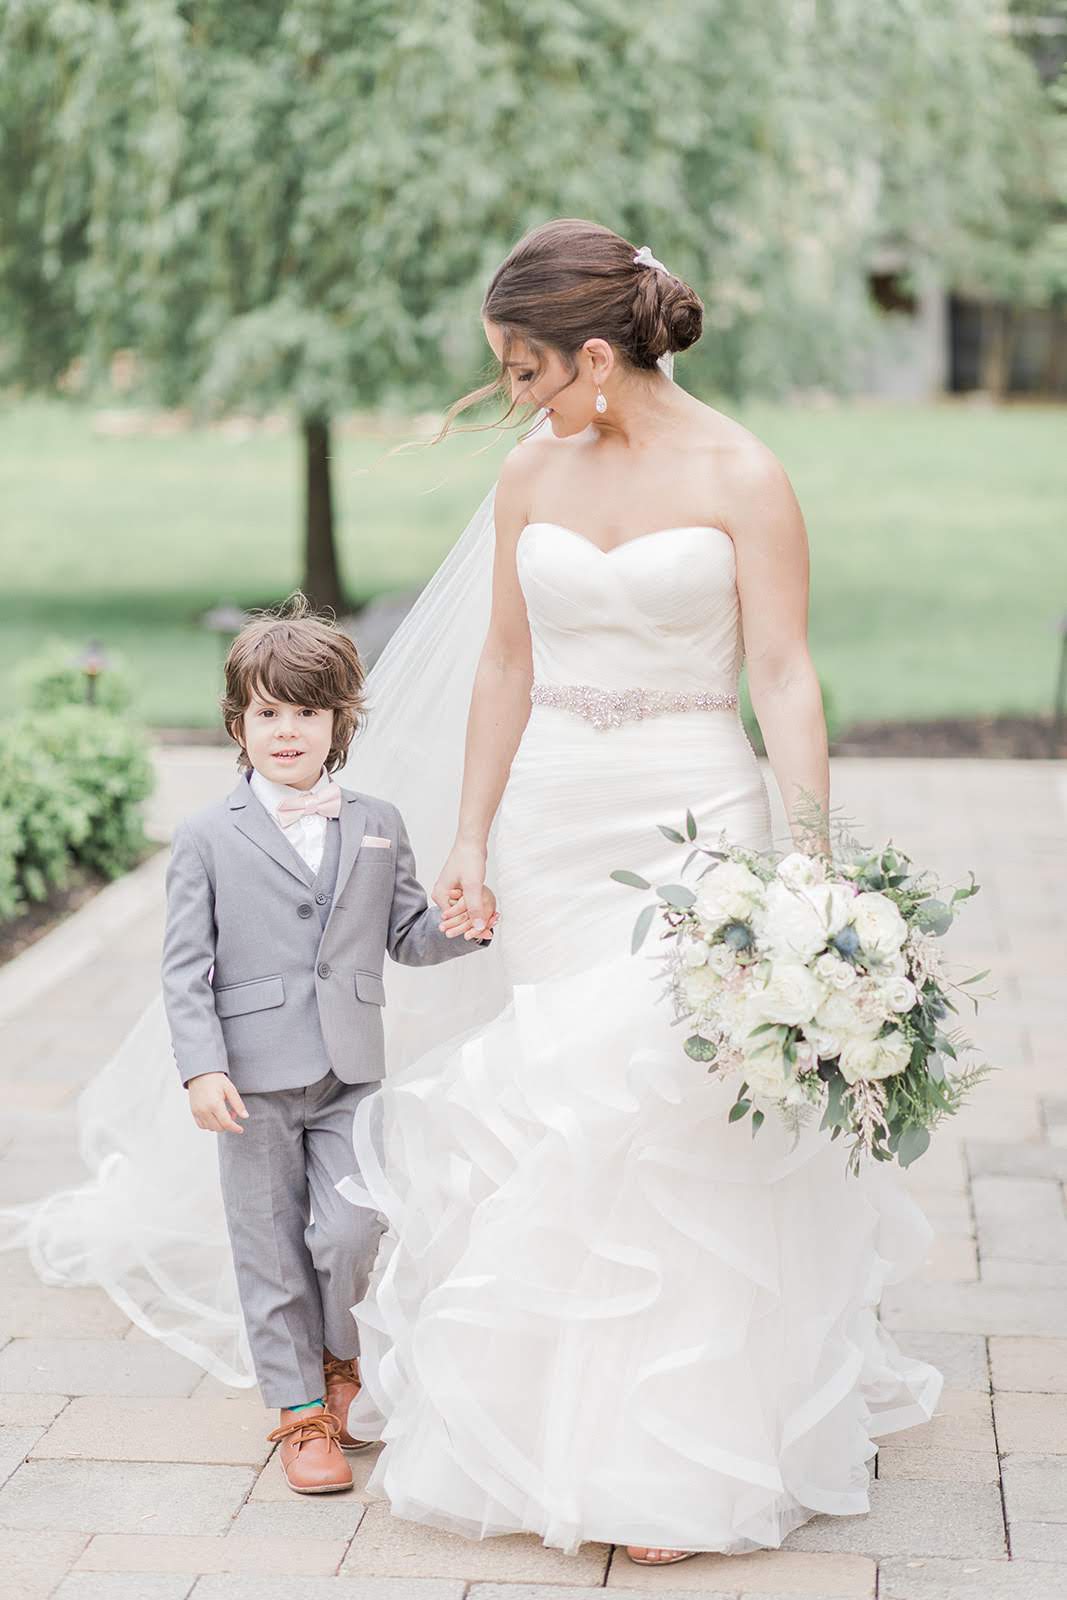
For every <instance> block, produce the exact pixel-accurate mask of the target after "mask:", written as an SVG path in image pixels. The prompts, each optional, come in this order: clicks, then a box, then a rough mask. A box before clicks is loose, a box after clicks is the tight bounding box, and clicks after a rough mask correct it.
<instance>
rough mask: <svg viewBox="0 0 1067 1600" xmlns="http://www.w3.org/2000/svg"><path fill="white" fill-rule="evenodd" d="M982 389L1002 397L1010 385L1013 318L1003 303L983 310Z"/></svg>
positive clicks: (1013, 350)
mask: <svg viewBox="0 0 1067 1600" xmlns="http://www.w3.org/2000/svg"><path fill="white" fill-rule="evenodd" d="M982 321H983V325H984V338H983V341H982V344H983V348H982V388H983V389H984V390H985V391H986V393H987V394H991V395H995V396H996V398H997V399H998V400H1002V399H1003V398H1004V396H1005V395H1006V394H1007V393H1008V390H1009V388H1010V386H1011V369H1012V358H1013V356H1014V354H1015V343H1016V335H1017V329H1016V319H1015V317H1014V316H1013V315H1012V311H1011V308H1010V307H1009V306H1006V305H988V306H986V308H985V311H984V313H983V318H982Z"/></svg>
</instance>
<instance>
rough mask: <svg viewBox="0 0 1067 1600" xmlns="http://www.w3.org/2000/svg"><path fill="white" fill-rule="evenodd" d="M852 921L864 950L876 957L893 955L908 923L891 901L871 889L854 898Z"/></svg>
mask: <svg viewBox="0 0 1067 1600" xmlns="http://www.w3.org/2000/svg"><path fill="white" fill-rule="evenodd" d="M852 921H853V923H854V924H855V928H856V933H857V935H858V936H859V941H860V944H861V945H862V946H863V949H864V952H865V953H866V954H867V955H868V956H871V957H873V958H874V959H875V960H889V959H890V958H891V957H893V956H895V955H896V954H897V953H898V952H899V950H900V947H901V945H902V944H903V943H904V940H905V939H906V938H907V933H908V925H907V923H906V922H905V921H904V918H903V917H902V916H901V914H900V912H899V911H898V910H897V908H896V906H895V905H894V904H893V902H892V900H887V899H886V897H885V895H884V894H878V893H877V891H874V890H870V891H868V892H867V893H866V894H858V895H857V896H856V897H855V899H854V900H853V902H852Z"/></svg>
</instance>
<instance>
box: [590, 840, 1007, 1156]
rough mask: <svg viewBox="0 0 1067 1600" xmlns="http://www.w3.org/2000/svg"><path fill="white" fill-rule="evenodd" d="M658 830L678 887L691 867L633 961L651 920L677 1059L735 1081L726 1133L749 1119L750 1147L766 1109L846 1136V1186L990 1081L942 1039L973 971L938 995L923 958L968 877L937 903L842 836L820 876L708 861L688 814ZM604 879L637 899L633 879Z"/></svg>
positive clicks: (668, 888) (924, 1139)
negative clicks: (692, 871)
mask: <svg viewBox="0 0 1067 1600" xmlns="http://www.w3.org/2000/svg"><path fill="white" fill-rule="evenodd" d="M660 831H661V832H662V833H663V834H665V835H666V837H667V838H668V839H670V840H671V841H672V842H674V843H677V844H679V845H683V846H684V845H686V844H687V843H688V844H689V845H690V846H691V849H690V853H689V855H688V857H687V859H686V862H685V865H684V866H683V868H682V871H681V877H682V878H683V879H684V878H685V876H686V874H687V872H688V871H689V868H690V866H691V865H692V863H693V862H694V861H696V860H699V859H700V858H704V864H703V866H702V868H701V870H700V872H699V873H698V875H697V878H696V882H695V885H693V886H691V885H690V884H687V883H685V882H679V883H674V884H664V885H661V886H658V887H657V888H656V891H655V892H656V895H657V897H658V900H657V902H656V903H653V904H650V905H646V906H645V907H644V908H643V909H642V911H641V914H640V916H639V917H638V919H637V924H636V926H635V928H634V938H633V949H634V951H635V952H636V951H637V950H638V949H640V947H641V945H642V944H643V943H644V940H645V938H646V936H647V934H648V932H649V929H650V928H651V926H652V924H653V920H654V919H655V918H657V917H658V919H659V924H660V927H661V936H662V938H663V939H664V940H665V941H668V942H669V945H668V948H667V952H666V955H665V963H666V972H667V977H668V993H669V994H670V996H671V997H672V999H673V1003H674V1008H675V1020H676V1021H677V1022H679V1023H686V1024H688V1025H689V1026H691V1029H692V1031H691V1032H690V1034H689V1037H688V1038H687V1039H686V1041H685V1049H686V1052H687V1054H688V1055H690V1056H691V1057H693V1058H694V1059H695V1060H697V1061H706V1062H708V1063H709V1070H711V1071H713V1072H718V1073H720V1074H722V1075H723V1076H724V1077H725V1076H728V1075H729V1076H731V1077H733V1078H736V1079H737V1082H738V1090H737V1098H736V1100H735V1101H734V1104H733V1106H732V1108H731V1110H730V1114H729V1115H730V1120H731V1121H732V1122H733V1121H739V1120H740V1119H741V1118H743V1117H744V1116H746V1115H747V1114H748V1113H749V1112H750V1111H751V1119H752V1132H753V1134H755V1133H756V1132H758V1130H759V1128H760V1126H761V1125H762V1123H763V1121H764V1117H765V1110H764V1109H763V1107H764V1106H767V1107H769V1108H773V1109H774V1110H775V1111H776V1112H777V1113H778V1114H779V1115H780V1116H782V1117H784V1118H785V1119H786V1121H787V1122H788V1123H789V1124H790V1125H791V1126H792V1127H793V1129H794V1131H797V1132H799V1128H800V1126H801V1124H802V1123H803V1122H805V1121H808V1120H810V1119H811V1118H813V1117H814V1116H815V1115H817V1114H818V1113H819V1112H820V1111H821V1113H822V1120H821V1122H820V1124H819V1126H820V1128H822V1129H829V1130H831V1131H830V1137H831V1138H832V1139H836V1138H837V1137H838V1136H839V1135H840V1134H842V1133H844V1134H846V1135H851V1136H852V1137H853V1143H852V1146H851V1149H850V1152H849V1161H848V1167H849V1170H850V1171H851V1172H857V1171H858V1170H859V1164H860V1161H861V1159H862V1157H863V1156H864V1155H865V1154H866V1155H869V1156H871V1157H873V1158H874V1159H875V1160H876V1161H889V1160H893V1159H896V1160H897V1161H899V1162H900V1164H901V1166H902V1167H907V1166H910V1164H911V1163H912V1162H913V1161H915V1160H916V1159H917V1158H918V1157H919V1156H921V1155H922V1154H923V1152H924V1151H925V1150H926V1148H927V1146H928V1145H929V1143H930V1130H931V1128H932V1127H933V1126H934V1125H935V1124H936V1123H937V1122H939V1121H940V1119H941V1118H942V1117H944V1116H946V1115H950V1114H952V1113H953V1112H955V1111H958V1110H959V1108H960V1105H961V1104H962V1102H963V1099H964V1097H965V1095H966V1094H967V1093H968V1092H969V1090H970V1089H972V1088H973V1087H974V1085H975V1084H976V1083H978V1082H979V1081H980V1080H981V1079H982V1078H984V1077H985V1076H987V1074H988V1073H989V1071H991V1070H992V1069H991V1068H990V1067H988V1066H985V1065H982V1066H973V1067H966V1068H965V1067H961V1066H957V1065H955V1064H956V1063H957V1062H958V1058H959V1054H960V1052H961V1051H963V1050H970V1049H972V1048H973V1046H972V1045H971V1044H970V1042H969V1041H967V1040H965V1039H963V1038H962V1036H960V1035H959V1034H958V1033H957V1034H951V1033H949V1032H946V1031H945V1029H946V1026H947V1024H946V1023H945V1018H946V1016H947V1014H948V1013H949V1012H950V1011H951V1012H955V1010H956V1007H955V1005H954V1004H953V1002H952V1000H951V999H950V997H949V993H948V991H949V990H950V989H957V990H959V991H964V990H965V989H966V988H967V986H968V985H971V984H975V983H978V982H979V981H980V980H981V979H982V978H984V977H986V976H987V972H988V969H987V971H986V972H978V973H975V974H973V976H971V977H969V978H965V979H964V980H963V981H962V982H961V983H958V984H957V983H953V982H952V981H951V980H950V979H949V978H948V976H947V974H946V969H945V963H944V960H943V958H942V954H941V951H940V950H939V948H938V940H939V939H940V937H941V936H942V935H943V934H944V933H945V932H946V931H947V930H948V928H949V927H950V926H951V924H952V922H953V919H954V917H955V915H956V908H957V906H958V905H959V904H960V903H961V902H964V901H966V900H967V899H969V898H970V896H972V895H974V894H977V893H978V888H979V886H978V884H977V883H975V881H974V874H973V873H971V874H970V880H971V881H970V883H969V885H968V886H967V887H965V888H956V889H954V890H953V892H952V895H951V898H950V899H947V900H946V899H943V898H941V896H940V885H939V884H938V882H937V880H936V879H935V877H934V876H933V874H932V873H929V872H916V871H914V870H913V867H912V863H911V861H910V859H909V858H908V856H906V855H905V854H904V852H903V851H902V850H900V849H898V848H896V847H895V846H893V845H892V844H891V843H890V844H887V845H886V846H885V847H884V848H883V849H880V850H868V849H864V848H863V847H862V846H861V845H860V844H859V843H858V841H856V840H855V839H853V838H852V837H851V836H848V837H847V838H846V841H845V844H844V846H843V847H842V848H839V849H837V850H835V859H834V860H833V861H831V860H830V859H829V858H828V857H824V856H809V855H804V854H801V853H799V852H794V853H792V854H789V855H785V856H782V857H781V858H775V857H774V856H772V855H769V854H763V853H761V852H758V851H750V850H744V849H741V848H737V847H728V846H727V845H726V844H725V842H723V844H722V848H720V849H718V850H713V849H709V848H707V847H706V846H702V845H700V844H698V843H697V829H696V824H695V821H694V819H693V816H692V813H691V812H687V813H686V821H685V832H684V833H682V832H679V831H678V830H677V829H674V828H668V827H665V826H661V828H660ZM611 876H612V877H613V878H614V879H616V880H617V881H618V882H620V883H625V884H629V885H630V886H631V887H633V888H640V889H650V888H652V885H651V884H650V883H649V882H648V881H647V880H646V879H644V878H642V877H640V876H639V875H638V874H637V873H633V872H628V871H623V870H620V871H617V872H613V873H612V874H611ZM967 998H968V999H969V1000H970V1001H971V1003H972V1004H973V1005H974V1007H975V1010H976V1011H977V999H976V997H975V996H974V995H967Z"/></svg>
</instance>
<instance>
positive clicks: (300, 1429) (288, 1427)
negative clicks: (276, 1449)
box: [267, 1411, 341, 1450]
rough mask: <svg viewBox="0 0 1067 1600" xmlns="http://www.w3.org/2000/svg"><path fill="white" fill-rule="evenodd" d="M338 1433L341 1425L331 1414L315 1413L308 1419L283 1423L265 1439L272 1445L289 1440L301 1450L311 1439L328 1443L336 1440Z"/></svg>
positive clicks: (301, 1418)
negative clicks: (323, 1440)
mask: <svg viewBox="0 0 1067 1600" xmlns="http://www.w3.org/2000/svg"><path fill="white" fill-rule="evenodd" d="M340 1431H341V1424H340V1423H339V1422H338V1420H337V1418H336V1417H335V1416H334V1415H333V1414H332V1412H329V1411H316V1412H314V1413H313V1414H312V1415H311V1416H310V1417H294V1418H293V1420H292V1422H283V1423H282V1424H281V1426H280V1427H277V1428H275V1429H274V1430H273V1432H272V1433H268V1435H267V1438H268V1439H269V1440H270V1441H271V1443H272V1444H276V1443H277V1442H278V1441H279V1440H282V1439H291V1440H292V1441H293V1446H294V1448H295V1449H297V1450H301V1449H302V1448H303V1447H304V1445H306V1444H310V1443H311V1441H312V1440H313V1439H325V1440H326V1441H327V1443H329V1442H330V1441H332V1440H334V1439H336V1438H337V1435H338V1434H339V1433H340Z"/></svg>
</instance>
